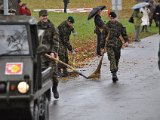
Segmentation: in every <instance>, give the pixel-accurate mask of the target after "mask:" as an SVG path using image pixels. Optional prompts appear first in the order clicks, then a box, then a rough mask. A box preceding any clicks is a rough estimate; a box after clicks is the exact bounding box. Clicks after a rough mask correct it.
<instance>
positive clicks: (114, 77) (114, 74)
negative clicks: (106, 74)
mask: <svg viewBox="0 0 160 120" xmlns="http://www.w3.org/2000/svg"><path fill="white" fill-rule="evenodd" d="M112 81H113V83H116V82H117V81H118V77H117V74H116V72H113V73H112Z"/></svg>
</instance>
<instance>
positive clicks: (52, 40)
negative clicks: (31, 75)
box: [37, 10, 59, 99]
mask: <svg viewBox="0 0 160 120" xmlns="http://www.w3.org/2000/svg"><path fill="white" fill-rule="evenodd" d="M39 17H40V21H39V22H38V24H37V25H38V29H42V30H45V33H44V37H43V40H42V44H44V45H46V47H47V48H48V53H49V54H50V55H52V56H54V57H55V58H56V57H58V49H59V34H58V30H57V29H56V28H55V26H54V25H53V23H52V22H51V21H50V20H49V19H48V13H47V10H41V11H40V12H39ZM49 66H51V67H52V79H53V86H52V92H53V94H54V98H56V99H58V98H59V93H58V91H57V86H58V79H57V76H56V73H57V64H56V62H54V61H50V59H49V58H47V57H46V56H42V70H45V69H46V68H48V67H49Z"/></svg>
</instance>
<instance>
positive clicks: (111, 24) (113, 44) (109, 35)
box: [100, 12, 129, 83]
mask: <svg viewBox="0 0 160 120" xmlns="http://www.w3.org/2000/svg"><path fill="white" fill-rule="evenodd" d="M116 17H117V15H116V14H115V13H114V12H110V14H109V21H108V22H107V23H106V26H105V28H104V30H103V32H102V41H101V43H100V46H101V52H102V53H104V52H106V51H107V55H108V59H109V61H110V71H111V73H112V81H113V83H115V82H116V81H118V77H117V71H118V65H119V59H120V56H121V48H122V39H124V41H125V46H126V47H127V46H128V41H129V39H128V35H127V33H126V29H125V27H123V25H122V24H121V23H120V22H118V21H117V20H116ZM104 49H106V51H105V50H104Z"/></svg>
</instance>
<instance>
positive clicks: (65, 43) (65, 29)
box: [58, 16, 75, 77]
mask: <svg viewBox="0 0 160 120" xmlns="http://www.w3.org/2000/svg"><path fill="white" fill-rule="evenodd" d="M73 23H74V18H73V17H72V16H69V17H68V19H67V20H65V21H63V22H62V23H61V24H60V25H59V26H58V30H59V52H58V54H59V59H60V60H61V61H63V62H65V63H67V64H68V50H69V51H71V52H72V54H75V51H74V49H73V47H72V45H71V43H70V41H69V38H70V35H71V32H74V31H75V30H74V28H73ZM58 69H59V73H61V69H63V74H62V76H63V77H66V76H68V72H67V67H66V66H64V65H62V64H58Z"/></svg>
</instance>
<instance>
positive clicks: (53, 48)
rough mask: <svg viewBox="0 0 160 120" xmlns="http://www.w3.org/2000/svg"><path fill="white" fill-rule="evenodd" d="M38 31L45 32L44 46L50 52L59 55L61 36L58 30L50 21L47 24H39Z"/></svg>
mask: <svg viewBox="0 0 160 120" xmlns="http://www.w3.org/2000/svg"><path fill="white" fill-rule="evenodd" d="M37 25H38V29H42V30H45V33H44V36H43V40H42V44H44V45H46V46H47V48H48V52H55V53H58V49H59V34H58V30H57V29H56V28H55V26H54V25H53V24H52V23H51V21H50V20H48V22H46V23H42V22H41V21H39V22H38V24H37Z"/></svg>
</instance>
